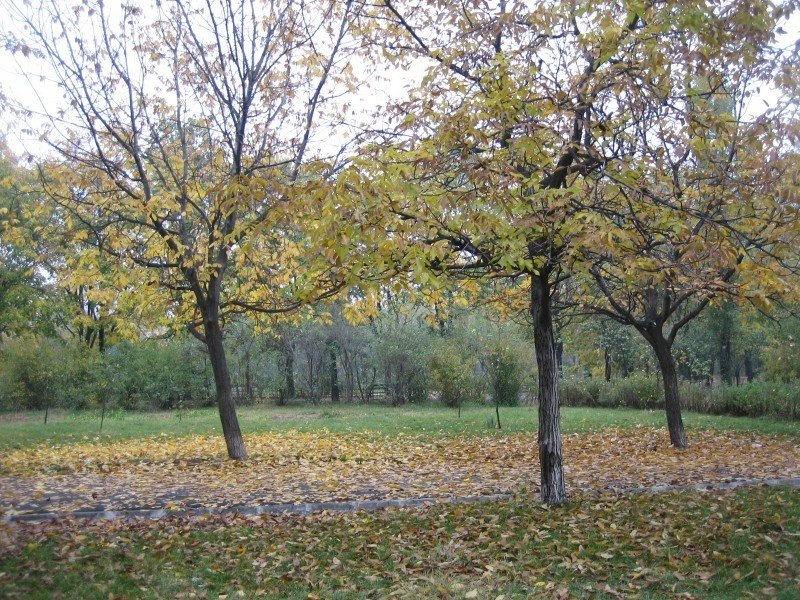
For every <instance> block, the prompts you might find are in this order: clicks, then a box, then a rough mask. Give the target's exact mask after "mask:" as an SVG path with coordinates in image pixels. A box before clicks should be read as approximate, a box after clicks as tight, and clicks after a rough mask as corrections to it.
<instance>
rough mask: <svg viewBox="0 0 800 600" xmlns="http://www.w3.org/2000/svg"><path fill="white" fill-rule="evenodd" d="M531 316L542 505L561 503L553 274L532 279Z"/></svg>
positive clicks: (561, 482)
mask: <svg viewBox="0 0 800 600" xmlns="http://www.w3.org/2000/svg"><path fill="white" fill-rule="evenodd" d="M531 316H532V317H533V341H534V346H535V348H536V365H537V368H538V372H539V464H540V466H541V469H542V490H541V497H542V502H544V503H545V504H551V505H553V504H561V503H563V502H564V501H565V500H566V498H567V493H566V488H565V486H564V466H563V464H562V457H561V424H560V422H559V420H560V406H559V397H558V379H559V377H558V360H557V357H556V341H555V336H554V333H553V315H552V312H551V306H550V281H549V272H547V271H542V272H541V273H540V274H538V275H532V276H531Z"/></svg>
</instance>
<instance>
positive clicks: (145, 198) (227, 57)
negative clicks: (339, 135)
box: [7, 0, 351, 459]
mask: <svg viewBox="0 0 800 600" xmlns="http://www.w3.org/2000/svg"><path fill="white" fill-rule="evenodd" d="M7 8H8V10H9V11H10V13H11V14H12V15H14V16H16V17H17V18H18V19H19V20H20V22H21V23H22V24H24V27H25V32H26V35H25V37H24V38H20V39H19V40H16V42H15V43H14V45H15V49H16V50H17V51H18V52H20V53H22V54H23V55H25V56H26V57H28V56H30V57H36V58H39V59H41V62H42V63H44V64H45V65H46V68H47V69H48V73H49V74H51V75H52V78H53V79H54V80H55V81H56V83H57V84H58V86H59V89H60V90H61V92H62V93H63V95H64V102H63V103H58V105H57V106H51V105H49V104H47V105H45V106H43V107H42V108H43V110H44V112H45V117H46V118H45V119H44V127H43V128H44V129H45V134H44V135H45V138H44V139H45V140H46V141H47V143H48V144H49V146H50V148H51V149H52V150H54V151H55V158H53V159H52V160H50V161H48V163H47V164H44V165H43V166H42V167H41V181H42V187H43V190H44V192H45V193H46V196H47V199H48V201H49V203H48V204H45V205H43V207H42V210H43V211H44V210H53V209H54V208H55V209H56V210H57V211H59V219H60V222H59V224H58V226H59V227H62V228H66V229H67V230H70V231H74V232H75V235H77V236H80V239H82V240H83V241H85V242H86V243H88V244H91V245H93V246H94V247H96V248H97V249H99V251H100V253H101V254H102V255H103V256H105V257H112V258H113V259H114V264H115V265H117V267H118V268H119V271H118V275H119V276H122V275H121V274H122V272H123V271H126V272H127V274H126V276H127V277H132V278H133V283H134V286H133V287H134V288H135V291H136V292H137V293H139V294H140V295H141V299H142V301H143V302H155V303H160V305H161V306H163V310H164V313H165V314H166V315H167V320H168V321H172V320H174V319H177V320H178V321H179V322H183V323H186V324H187V326H188V328H189V330H190V331H191V332H192V334H193V335H195V336H196V337H198V338H199V339H200V340H202V342H203V343H204V344H206V346H207V348H208V353H209V359H210V362H211V366H212V369H213V373H214V381H215V385H216V395H217V404H218V407H219V413H220V418H221V422H222V428H223V433H224V436H225V441H226V445H227V449H228V454H229V456H230V457H231V458H233V459H245V458H246V457H247V453H246V450H245V446H244V441H243V438H242V435H241V430H240V427H239V423H238V420H237V416H236V411H235V407H234V403H233V398H232V396H231V382H230V374H229V370H228V363H227V359H226V354H225V349H224V346H223V327H224V323H225V319H226V317H227V316H229V315H230V314H232V313H239V312H245V311H256V312H260V313H267V314H269V313H279V312H286V311H291V310H294V309H296V308H298V307H299V306H301V305H302V304H303V303H304V302H306V301H314V300H317V299H320V298H322V297H325V296H327V295H330V294H333V293H334V292H335V291H336V290H337V289H338V288H339V287H341V285H342V284H341V283H340V282H337V281H333V280H331V279H330V277H329V275H330V267H329V265H327V264H324V263H323V261H322V258H320V259H319V260H317V259H316V258H315V257H314V256H313V255H308V254H304V251H303V247H302V244H303V242H302V236H301V235H299V234H298V233H297V226H296V221H295V220H294V219H295V217H296V216H297V212H299V211H300V210H301V209H299V208H298V206H299V205H301V206H303V207H305V208H303V210H306V209H307V205H308V203H309V200H308V198H309V197H310V198H312V199H315V198H318V197H319V191H318V190H319V188H320V186H321V185H322V183H321V182H322V181H323V180H324V177H325V174H326V173H327V172H329V169H330V165H323V164H321V163H318V162H315V161H311V160H309V159H310V157H311V155H312V144H313V137H314V133H315V131H316V129H317V128H318V127H319V126H320V125H319V116H320V111H321V110H322V109H323V105H324V104H325V102H326V98H327V96H326V90H327V89H328V88H329V87H330V86H331V84H332V83H333V82H334V79H336V77H337V74H338V73H339V72H340V70H341V68H342V65H341V64H340V61H341V60H342V59H343V55H344V53H345V52H346V50H347V48H346V37H347V33H348V28H349V24H350V16H351V11H350V8H351V2H350V1H348V2H344V3H341V2H337V1H335V0H319V1H318V2H308V3H298V2H290V1H288V0H282V1H271V2H265V1H263V2H262V1H259V2H249V1H245V0H236V1H233V2H229V1H222V0H220V1H209V2H207V3H205V4H204V5H203V6H196V5H194V4H192V3H189V2H186V1H184V0H175V1H174V2H169V3H164V2H155V3H153V4H152V5H147V6H146V7H144V8H143V7H141V6H137V5H122V6H120V7H119V8H116V7H109V6H108V5H107V4H106V3H103V2H100V1H95V2H84V3H82V4H81V5H79V6H76V7H74V8H73V7H67V6H64V5H63V3H60V2H56V1H54V0H53V1H42V2H39V3H37V4H36V5H35V6H30V5H28V4H26V5H21V6H20V5H15V3H11V4H10V5H8V6H7ZM29 116H30V117H31V120H32V121H34V122H35V121H36V115H35V114H33V113H30V114H29ZM34 124H35V123H34ZM84 266H85V267H87V268H88V267H89V265H84ZM131 274H133V275H131ZM148 292H149V293H148Z"/></svg>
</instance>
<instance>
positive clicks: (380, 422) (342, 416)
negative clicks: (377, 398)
mask: <svg viewBox="0 0 800 600" xmlns="http://www.w3.org/2000/svg"><path fill="white" fill-rule="evenodd" d="M500 410H501V419H502V423H503V430H502V431H496V430H492V429H489V427H488V426H487V421H488V419H489V417H492V416H493V414H494V407H490V406H467V407H464V408H463V409H462V411H461V417H460V418H459V417H458V415H457V413H456V411H455V410H452V409H446V408H442V407H439V406H430V405H426V406H403V407H399V408H393V407H389V406H364V405H347V404H342V405H337V406H335V407H334V406H331V405H330V404H326V405H323V406H306V405H303V406H289V407H271V406H269V407H267V406H261V407H243V408H241V409H239V419H240V422H241V426H242V429H243V431H244V432H245V435H247V434H248V433H258V432H281V431H288V430H300V431H319V430H328V431H331V432H333V433H355V432H378V433H383V434H389V435H401V434H424V435H430V436H433V437H447V436H452V435H461V434H476V433H479V434H483V435H485V434H487V433H492V432H494V433H493V435H500V436H503V435H506V434H508V433H520V432H529V433H532V432H535V431H536V429H537V426H538V416H537V413H536V408H535V407H527V406H524V407H513V408H501V409H500ZM561 414H562V427H563V429H564V431H565V432H566V433H571V432H586V431H597V430H600V429H606V428H608V427H623V428H627V427H636V426H641V425H644V426H650V427H663V426H664V424H665V417H664V414H663V412H662V411H647V410H632V409H622V408H620V409H608V408H568V407H565V408H562V409H561ZM51 416H52V419H51V420H49V422H48V423H47V424H44V423H43V422H42V421H43V413H36V412H27V413H14V414H6V415H4V416H3V418H0V449H2V450H5V449H9V448H21V447H25V446H30V445H35V444H38V443H52V444H69V443H74V442H81V441H86V440H87V439H95V438H97V437H99V438H100V439H101V440H107V441H116V440H119V439H125V438H140V437H152V436H167V437H181V436H187V435H195V434H215V433H219V434H221V426H220V424H219V417H218V414H217V411H216V410H215V409H213V408H208V409H200V410H191V411H184V412H182V413H177V412H171V413H170V412H160V413H144V412H123V411H115V412H112V413H110V414H109V415H107V416H106V420H105V423H104V424H103V433H102V435H101V436H100V435H99V424H100V413H99V411H82V412H55V414H52V415H51ZM684 420H685V422H686V425H687V427H688V428H689V429H719V430H729V431H752V432H758V433H763V434H782V435H791V436H800V421H779V420H774V419H766V418H763V419H752V418H744V417H728V416H714V415H704V414H696V413H685V414H684Z"/></svg>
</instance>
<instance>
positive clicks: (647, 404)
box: [598, 375, 664, 409]
mask: <svg viewBox="0 0 800 600" xmlns="http://www.w3.org/2000/svg"><path fill="white" fill-rule="evenodd" d="M598 405H599V406H607V407H625V408H646V409H654V408H664V392H663V391H662V388H661V385H660V384H659V382H658V381H656V380H655V379H651V378H648V377H643V376H641V375H634V376H633V377H627V378H625V379H617V380H614V381H610V382H608V383H607V384H606V385H604V386H603V387H602V389H601V392H600V397H599V398H598Z"/></svg>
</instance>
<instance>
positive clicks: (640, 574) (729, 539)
mask: <svg viewBox="0 0 800 600" xmlns="http://www.w3.org/2000/svg"><path fill="white" fill-rule="evenodd" d="M39 416H40V415H31V414H27V415H17V416H15V417H13V418H12V417H7V418H6V419H5V422H3V423H0V446H2V447H4V448H5V451H4V452H3V454H2V455H1V456H0V503H2V504H1V505H0V506H2V510H3V512H4V516H5V518H6V519H10V518H20V516H26V515H27V516H28V517H30V516H31V515H41V514H42V513H54V514H58V515H64V514H66V513H68V512H70V511H75V510H93V511H102V510H109V509H111V510H120V509H142V508H167V509H169V510H170V511H172V513H173V516H170V517H167V518H162V519H160V520H150V519H138V520H134V521H131V520H115V521H107V520H93V521H85V520H79V521H73V520H64V519H61V520H59V521H56V522H54V523H6V524H5V525H3V526H2V537H0V595H5V596H9V597H31V596H33V597H37V594H38V595H39V597H49V596H51V595H53V594H56V595H58V594H62V595H63V596H64V597H75V596H79V597H98V598H101V597H102V598H109V597H115V596H117V597H125V596H127V597H140V596H143V597H181V596H184V597H208V598H212V597H213V598H217V597H219V595H220V594H223V595H224V594H231V596H229V597H235V596H234V595H237V594H238V595H242V596H245V597H260V596H267V597H276V598H277V597H299V598H300V597H302V598H306V597H310V598H313V597H315V596H316V597H320V598H328V597H343V598H344V597H363V596H369V595H373V596H380V597H383V596H385V595H388V594H390V593H394V594H396V595H398V596H401V597H420V596H440V597H454V598H455V597H479V598H494V599H496V598H498V597H503V596H505V597H508V598H511V597H526V596H542V597H562V598H564V597H571V596H596V595H600V596H608V597H612V596H615V595H624V596H631V595H640V596H644V597H653V596H662V595H663V596H673V595H675V594H679V593H684V594H688V595H694V596H703V597H707V596H714V595H716V596H719V597H739V596H741V595H744V594H748V593H752V594H756V595H778V596H783V597H786V598H790V597H796V596H795V594H796V593H797V590H798V589H800V573H799V572H798V567H797V563H798V560H797V558H798V545H800V539H799V538H798V536H799V535H800V528H799V527H798V524H799V523H798V522H799V521H800V491H798V489H797V488H796V487H773V488H769V489H758V488H755V487H750V488H746V489H744V488H743V489H739V490H721V489H716V490H714V491H708V492H699V491H696V490H684V491H680V490H677V489H674V488H678V487H681V486H689V485H697V484H722V485H723V486H724V485H726V484H727V485H729V484H731V482H733V483H736V482H744V481H746V482H749V483H750V484H751V485H752V484H753V483H754V482H757V481H762V480H772V481H773V483H774V482H775V480H783V481H785V482H788V483H792V482H793V483H794V485H796V484H797V482H798V478H800V428H799V427H798V426H797V424H796V423H780V422H775V421H768V420H754V419H731V418H721V417H703V416H700V415H688V416H687V422H688V424H689V436H690V442H691V446H690V448H689V449H688V450H686V451H676V450H674V449H672V448H670V447H669V446H668V436H667V433H666V431H665V430H664V429H663V428H660V427H658V426H659V425H660V420H661V419H663V416H662V415H661V414H659V413H651V412H644V411H614V410H597V409H595V410H592V409H565V410H564V428H565V430H566V431H567V432H569V433H567V435H566V436H565V446H564V456H565V464H566V465H567V481H568V486H569V493H570V502H569V503H568V504H567V505H566V506H564V507H560V508H557V509H546V508H545V507H543V506H541V505H540V504H539V503H538V502H537V497H536V491H537V482H538V476H539V475H538V457H537V450H536V437H535V416H536V412H535V409H531V408H517V409H505V410H503V412H502V413H501V417H504V420H505V422H504V427H505V428H504V430H503V431H499V432H498V431H496V430H492V429H489V426H490V423H489V422H488V419H489V417H490V416H491V411H490V409H489V408H486V407H473V408H470V409H467V410H465V411H463V414H462V417H461V418H459V417H458V416H457V415H456V413H455V411H446V410H443V409H438V408H434V407H426V408H419V409H391V408H381V407H370V408H368V409H366V410H365V409H364V408H363V407H336V408H331V407H330V406H326V407H325V408H324V409H317V410H313V409H308V408H290V409H281V410H275V409H251V410H245V411H243V415H242V425H243V429H244V430H245V431H246V432H249V433H248V434H247V435H246V439H247V443H248V448H249V451H250V456H251V458H250V460H249V461H247V462H246V463H244V464H241V465H236V466H232V463H231V462H229V461H228V460H227V459H226V458H225V455H224V444H223V442H222V440H221V438H220V436H219V435H218V434H215V432H214V429H213V428H214V427H216V425H215V424H214V423H213V420H212V418H211V417H213V414H209V413H207V412H203V411H200V412H193V413H186V414H183V415H181V417H180V420H178V418H177V417H175V416H166V415H163V414H162V415H121V414H118V415H114V416H112V417H111V418H110V419H109V420H108V421H107V422H106V423H105V424H104V435H103V436H96V435H93V436H90V435H89V432H90V430H91V426H95V427H96V426H97V425H98V423H97V421H96V420H94V421H93V419H92V418H90V417H89V418H87V416H86V415H84V416H83V417H82V418H78V417H71V416H68V415H56V418H55V419H54V420H53V421H52V422H50V423H48V424H47V426H45V425H44V424H42V423H41V422H39V421H38V417H39ZM25 432H27V435H25ZM665 490H666V491H665ZM655 491H658V493H654V492H655ZM482 495H495V496H500V497H501V498H502V499H495V500H493V501H491V502H477V503H475V502H473V503H468V504H458V505H453V504H449V505H444V504H436V505H432V506H428V507H423V508H415V509H391V510H383V511H373V512H363V511H361V512H354V513H347V514H339V513H328V512H323V513H321V514H313V515H309V516H298V515H288V514H284V515H262V516H257V517H256V516H251V517H248V516H240V515H235V514H211V515H203V516H198V515H196V514H192V509H197V508H205V509H210V510H212V511H215V512H216V511H219V510H226V509H228V510H229V509H231V508H236V507H253V506H263V505H267V504H269V505H275V504H278V503H285V504H287V505H291V504H295V503H298V502H307V501H317V502H329V501H339V502H342V501H344V502H347V501H351V502H352V501H358V500H369V499H387V498H389V499H409V498H425V499H430V500H431V501H432V502H434V501H437V500H441V499H444V498H452V497H457V498H464V497H476V496H482Z"/></svg>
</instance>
